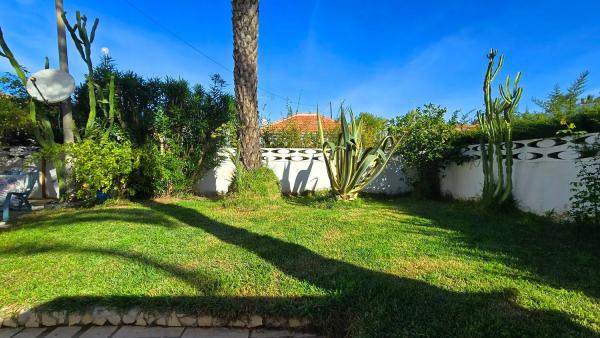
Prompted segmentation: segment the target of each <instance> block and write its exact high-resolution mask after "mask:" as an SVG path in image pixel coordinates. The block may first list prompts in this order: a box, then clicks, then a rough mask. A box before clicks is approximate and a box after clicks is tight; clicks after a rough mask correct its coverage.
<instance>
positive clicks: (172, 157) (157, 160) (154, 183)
mask: <svg viewBox="0 0 600 338" xmlns="http://www.w3.org/2000/svg"><path fill="white" fill-rule="evenodd" d="M138 152H139V166H138V167H137V168H136V169H135V170H134V171H133V172H132V173H131V174H130V175H129V191H130V193H131V194H132V195H133V196H135V197H138V198H148V197H156V196H165V195H178V194H186V193H189V192H191V187H192V181H191V179H190V178H188V177H186V175H185V174H184V172H183V168H184V167H185V164H186V162H185V160H183V159H181V158H180V157H179V156H176V154H174V153H173V152H171V151H164V153H161V151H160V149H159V147H158V146H157V145H156V144H154V143H152V142H150V143H146V144H145V145H143V146H142V147H141V148H139V150H138Z"/></svg>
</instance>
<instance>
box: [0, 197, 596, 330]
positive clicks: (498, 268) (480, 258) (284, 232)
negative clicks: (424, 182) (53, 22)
mask: <svg viewBox="0 0 600 338" xmlns="http://www.w3.org/2000/svg"><path fill="white" fill-rule="evenodd" d="M590 233H593V232H590V231H588V232H582V231H576V230H574V229H573V228H569V227H567V226H565V225H557V224H552V223H550V222H548V221H547V220H545V219H543V218H539V217H534V216H531V215H525V214H512V215H493V214H487V213H485V212H482V211H481V210H480V209H479V208H478V207H477V206H474V205H473V204H467V203H457V202H431V201H416V200H413V199H409V198H395V199H378V198H377V199H376V198H367V199H363V200H360V201H358V202H355V203H349V204H346V203H342V204H336V203H334V202H331V201H329V200H327V199H325V198H320V197H303V198H286V199H284V200H283V201H282V202H280V203H271V204H268V205H265V206H263V207H260V208H258V209H256V210H248V209H240V208H236V207H232V206H229V207H225V206H224V204H223V202H222V201H213V200H203V199H198V200H188V201H160V200H159V201H155V202H144V203H139V204H138V203H125V204H116V205H107V206H102V207H96V208H93V209H62V210H57V211H44V212H37V213H34V214H30V215H26V216H23V217H21V218H20V219H18V220H17V221H16V226H15V228H13V230H10V231H4V232H1V233H0V309H1V310H0V311H1V312H0V316H2V314H4V315H6V314H9V313H13V312H15V311H18V310H19V309H22V308H31V307H36V308H45V309H67V310H72V309H81V308H85V307H89V306H91V305H96V304H103V305H107V306H112V307H118V308H129V307H133V306H134V305H138V306H140V307H142V308H153V309H156V308H159V309H161V308H165V309H166V308H168V309H171V308H177V309H182V310H187V311H192V310H193V311H201V312H206V313H213V314H220V315H227V316H235V315H236V314H239V313H259V314H264V315H276V314H280V315H286V316H307V317H310V318H311V319H312V321H313V322H314V323H316V324H317V325H318V326H319V327H320V329H321V330H323V331H324V332H325V333H327V334H329V335H332V336H335V335H338V336H339V335H345V334H349V335H352V336H365V337H375V336H377V337H382V336H460V337H467V336H552V337H556V336H598V335H600V249H599V248H600V240H598V236H592V235H590ZM596 235H597V231H596Z"/></svg>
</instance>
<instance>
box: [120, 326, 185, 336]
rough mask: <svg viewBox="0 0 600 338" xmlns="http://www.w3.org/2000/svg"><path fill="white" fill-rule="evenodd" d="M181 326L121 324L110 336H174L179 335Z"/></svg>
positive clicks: (181, 329) (181, 330)
mask: <svg viewBox="0 0 600 338" xmlns="http://www.w3.org/2000/svg"><path fill="white" fill-rule="evenodd" d="M183 330H184V328H183V327H140V326H122V327H121V328H120V329H119V331H117V332H116V333H115V334H114V335H113V336H112V338H175V337H180V336H181V333H182V332H183Z"/></svg>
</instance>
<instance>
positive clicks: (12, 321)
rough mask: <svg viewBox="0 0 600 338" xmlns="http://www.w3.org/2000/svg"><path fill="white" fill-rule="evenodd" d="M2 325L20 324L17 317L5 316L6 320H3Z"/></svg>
mask: <svg viewBox="0 0 600 338" xmlns="http://www.w3.org/2000/svg"><path fill="white" fill-rule="evenodd" d="M2 326H3V327H17V326H19V324H17V321H16V320H15V319H12V318H4V320H3V321H2Z"/></svg>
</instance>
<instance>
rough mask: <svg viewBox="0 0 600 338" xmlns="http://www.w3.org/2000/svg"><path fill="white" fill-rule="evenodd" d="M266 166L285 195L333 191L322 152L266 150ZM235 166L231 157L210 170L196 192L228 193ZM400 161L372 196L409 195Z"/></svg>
mask: <svg viewBox="0 0 600 338" xmlns="http://www.w3.org/2000/svg"><path fill="white" fill-rule="evenodd" d="M262 152H263V163H265V164H266V165H267V166H268V167H269V168H271V169H273V171H274V172H275V175H277V177H278V178H279V182H280V184H281V190H282V192H283V193H302V192H305V191H317V190H326V189H329V187H330V183H329V177H328V176H327V169H326V167H325V162H324V161H323V153H322V151H321V150H320V149H312V148H263V149H262ZM234 171H235V166H234V165H233V162H232V161H231V160H230V159H229V157H227V156H225V160H223V161H222V162H221V164H220V165H219V166H217V167H216V168H215V169H212V170H210V171H209V172H207V173H206V175H204V177H203V178H202V180H200V181H199V182H198V184H197V185H196V187H195V191H196V192H197V193H199V194H205V195H214V194H223V193H226V192H227V189H228V187H229V185H230V184H231V180H232V178H233V173H234ZM409 189H410V187H409V185H408V184H407V183H406V176H405V174H404V172H403V170H402V168H401V165H400V161H399V159H392V160H390V163H389V165H388V167H387V168H386V169H385V170H384V172H383V173H381V175H380V176H379V177H378V178H377V179H376V180H375V181H373V182H371V184H369V186H367V188H366V190H367V191H368V192H370V193H377V194H388V195H397V194H402V193H405V192H407V191H409Z"/></svg>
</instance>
